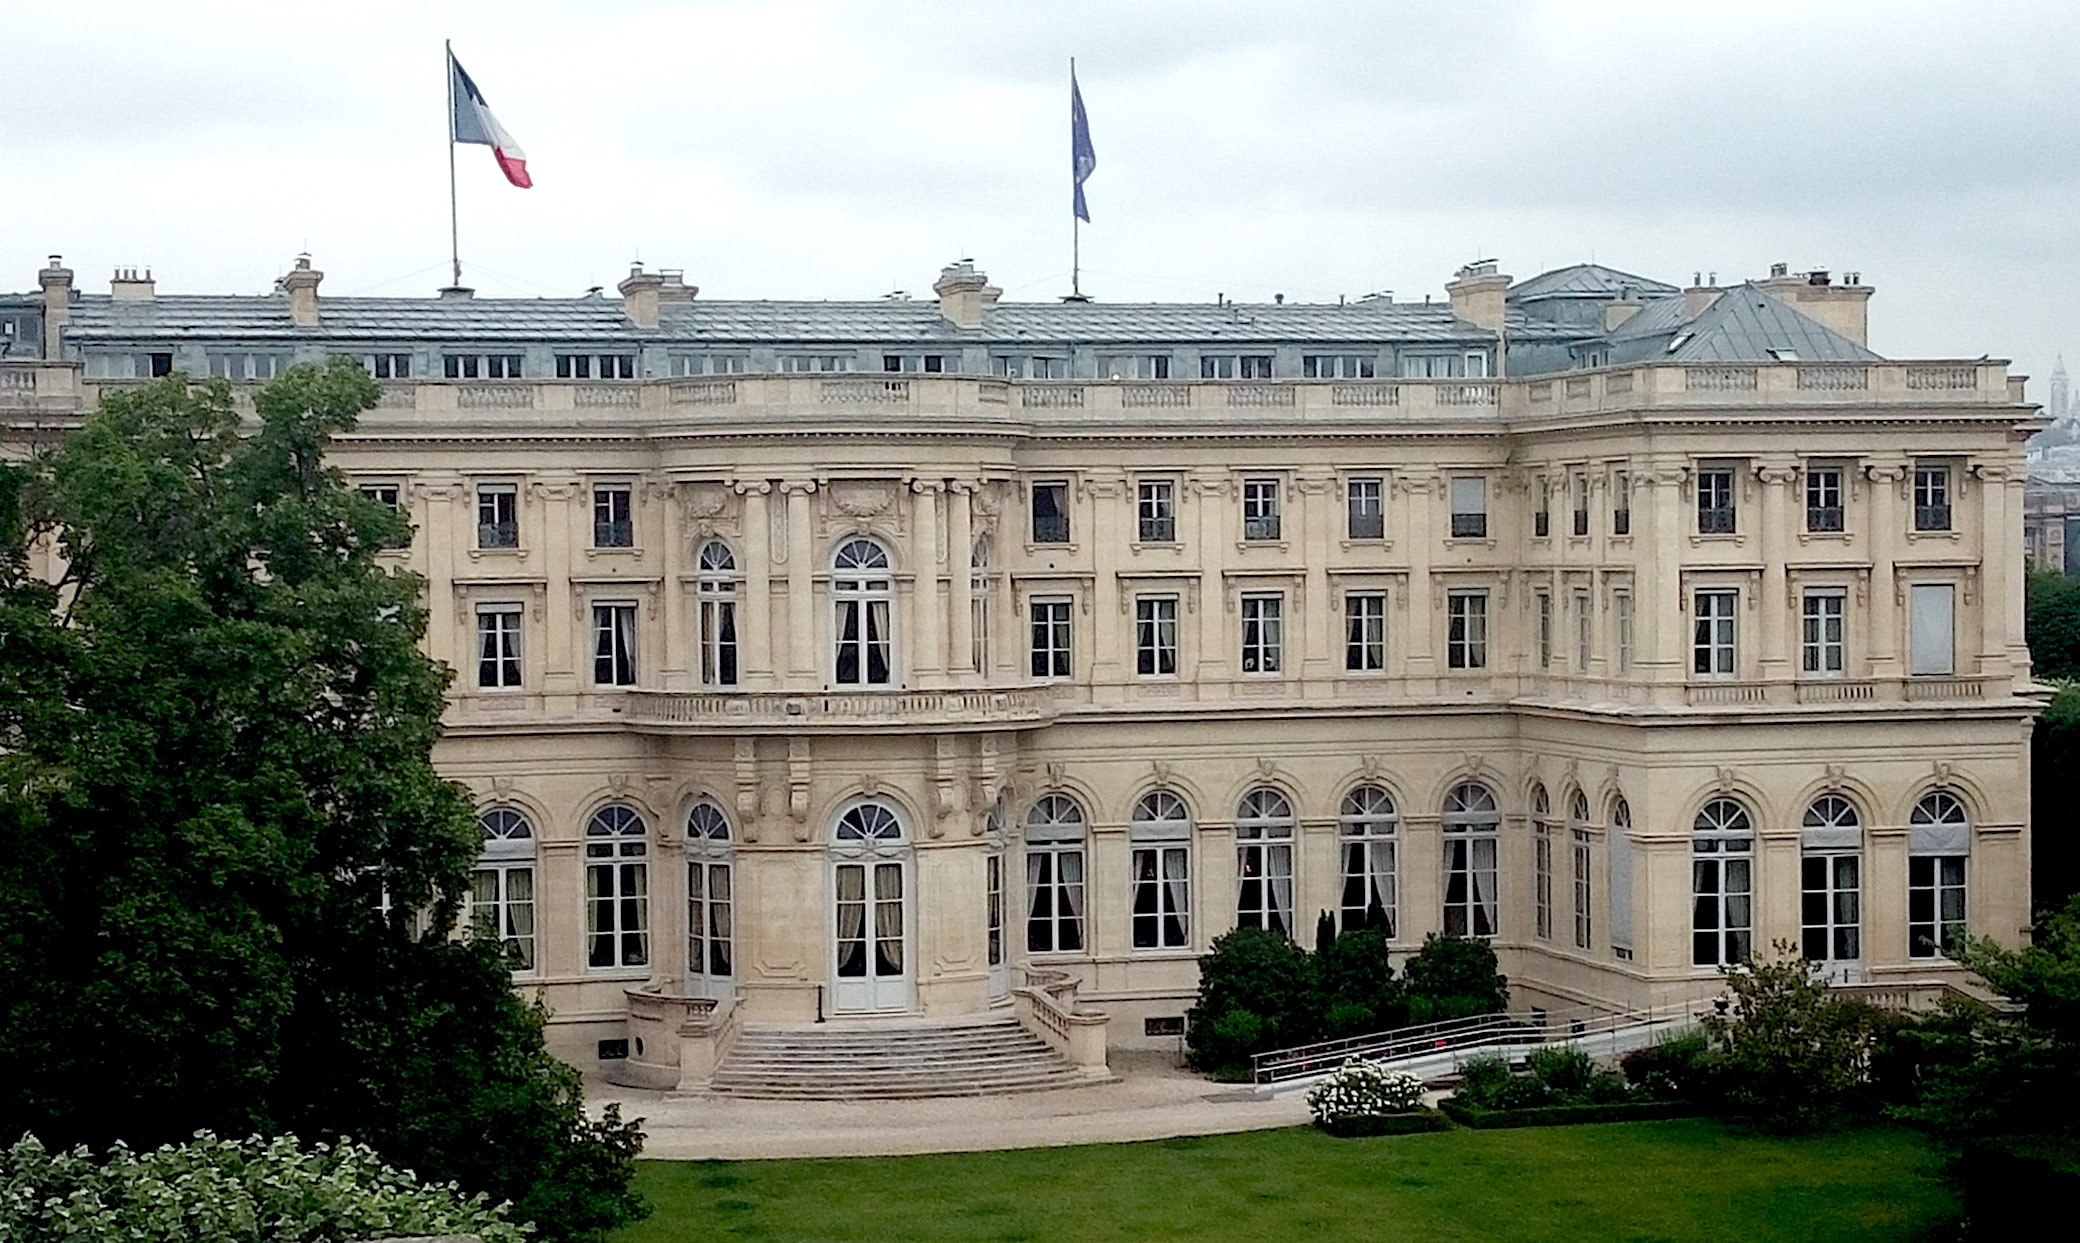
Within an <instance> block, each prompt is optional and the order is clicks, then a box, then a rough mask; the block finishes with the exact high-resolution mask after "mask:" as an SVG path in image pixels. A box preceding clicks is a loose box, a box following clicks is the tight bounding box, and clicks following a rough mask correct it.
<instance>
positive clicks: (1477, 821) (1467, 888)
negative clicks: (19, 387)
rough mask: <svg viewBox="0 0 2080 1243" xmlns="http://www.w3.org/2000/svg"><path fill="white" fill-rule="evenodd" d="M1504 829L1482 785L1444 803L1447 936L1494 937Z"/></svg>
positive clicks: (1464, 788)
mask: <svg viewBox="0 0 2080 1243" xmlns="http://www.w3.org/2000/svg"><path fill="white" fill-rule="evenodd" d="M1501 825H1502V816H1501V813H1500V812H1498V811H1497V810H1496V809H1495V795H1494V794H1492V793H1491V792H1490V791H1489V790H1488V787H1486V786H1484V785H1481V784H1480V783H1479V782H1475V781H1469V782H1466V783H1465V784H1463V785H1456V786H1453V787H1452V792H1451V793H1450V794H1447V795H1445V797H1444V816H1443V820H1442V823H1441V825H1440V827H1441V828H1442V829H1443V830H1444V931H1445V935H1446V936H1453V937H1492V936H1494V935H1495V924H1496V917H1497V916H1498V915H1499V913H1500V912H1499V910H1498V909H1497V905H1496V898H1495V885H1496V875H1495V843H1496V835H1497V833H1498V831H1499V830H1500V828H1501Z"/></svg>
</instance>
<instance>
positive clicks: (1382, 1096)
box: [1307, 1058, 1423, 1123]
mask: <svg viewBox="0 0 2080 1243" xmlns="http://www.w3.org/2000/svg"><path fill="white" fill-rule="evenodd" d="M1422 1105H1423V1081H1422V1080H1421V1079H1418V1078H1416V1077H1415V1076H1414V1075H1411V1074H1409V1073H1407V1072H1406V1071H1399V1070H1388V1069H1387V1068H1386V1067H1384V1066H1382V1065H1380V1064H1379V1063H1378V1062H1368V1061H1366V1060H1364V1059H1363V1058H1352V1059H1351V1060H1350V1061H1348V1062H1345V1063H1344V1064H1343V1065H1342V1066H1339V1067H1337V1068H1336V1069H1335V1070H1334V1071H1332V1072H1330V1074H1329V1075H1328V1077H1326V1078H1324V1079H1323V1080H1322V1081H1321V1082H1320V1083H1317V1084H1315V1085H1314V1086H1313V1087H1311V1088H1309V1089H1308V1090H1307V1109H1308V1112H1310V1113H1312V1114H1313V1115H1314V1120H1315V1121H1316V1122H1318V1123H1328V1122H1334V1121H1338V1120H1341V1119H1345V1118H1361V1117H1378V1116H1381V1115H1384V1114H1399V1113H1407V1112H1408V1111H1409V1110H1411V1109H1420V1108H1422Z"/></svg>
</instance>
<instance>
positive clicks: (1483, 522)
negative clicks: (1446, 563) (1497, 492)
mask: <svg viewBox="0 0 2080 1243" xmlns="http://www.w3.org/2000/svg"><path fill="white" fill-rule="evenodd" d="M1487 535H1488V515H1486V514H1453V515H1452V538H1453V539H1486V538H1487Z"/></svg>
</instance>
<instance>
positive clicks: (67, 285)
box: [36, 255, 72, 362]
mask: <svg viewBox="0 0 2080 1243" xmlns="http://www.w3.org/2000/svg"><path fill="white" fill-rule="evenodd" d="M36 283H37V284H38V285H41V286H42V287H43V356H44V357H45V358H47V359H49V360H51V361H53V362H55V361H57V359H58V356H59V352H60V351H59V340H58V339H59V338H60V337H62V336H63V335H64V332H65V325H66V323H67V322H68V321H69V320H71V318H72V269H71V268H68V267H66V266H65V261H64V259H63V258H61V257H59V256H57V255H52V256H51V261H50V262H49V263H48V264H46V265H44V269H43V271H41V272H38V273H37V274H36Z"/></svg>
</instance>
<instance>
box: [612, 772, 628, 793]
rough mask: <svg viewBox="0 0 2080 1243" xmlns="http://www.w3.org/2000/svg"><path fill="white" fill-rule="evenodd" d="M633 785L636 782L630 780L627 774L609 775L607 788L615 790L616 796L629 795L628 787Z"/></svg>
mask: <svg viewBox="0 0 2080 1243" xmlns="http://www.w3.org/2000/svg"><path fill="white" fill-rule="evenodd" d="M632 784H634V782H633V781H631V780H630V778H629V775H628V774H627V773H608V774H607V787H608V788H609V789H611V790H613V791H614V793H616V794H619V795H626V794H627V793H628V787H629V786H630V785H632Z"/></svg>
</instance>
